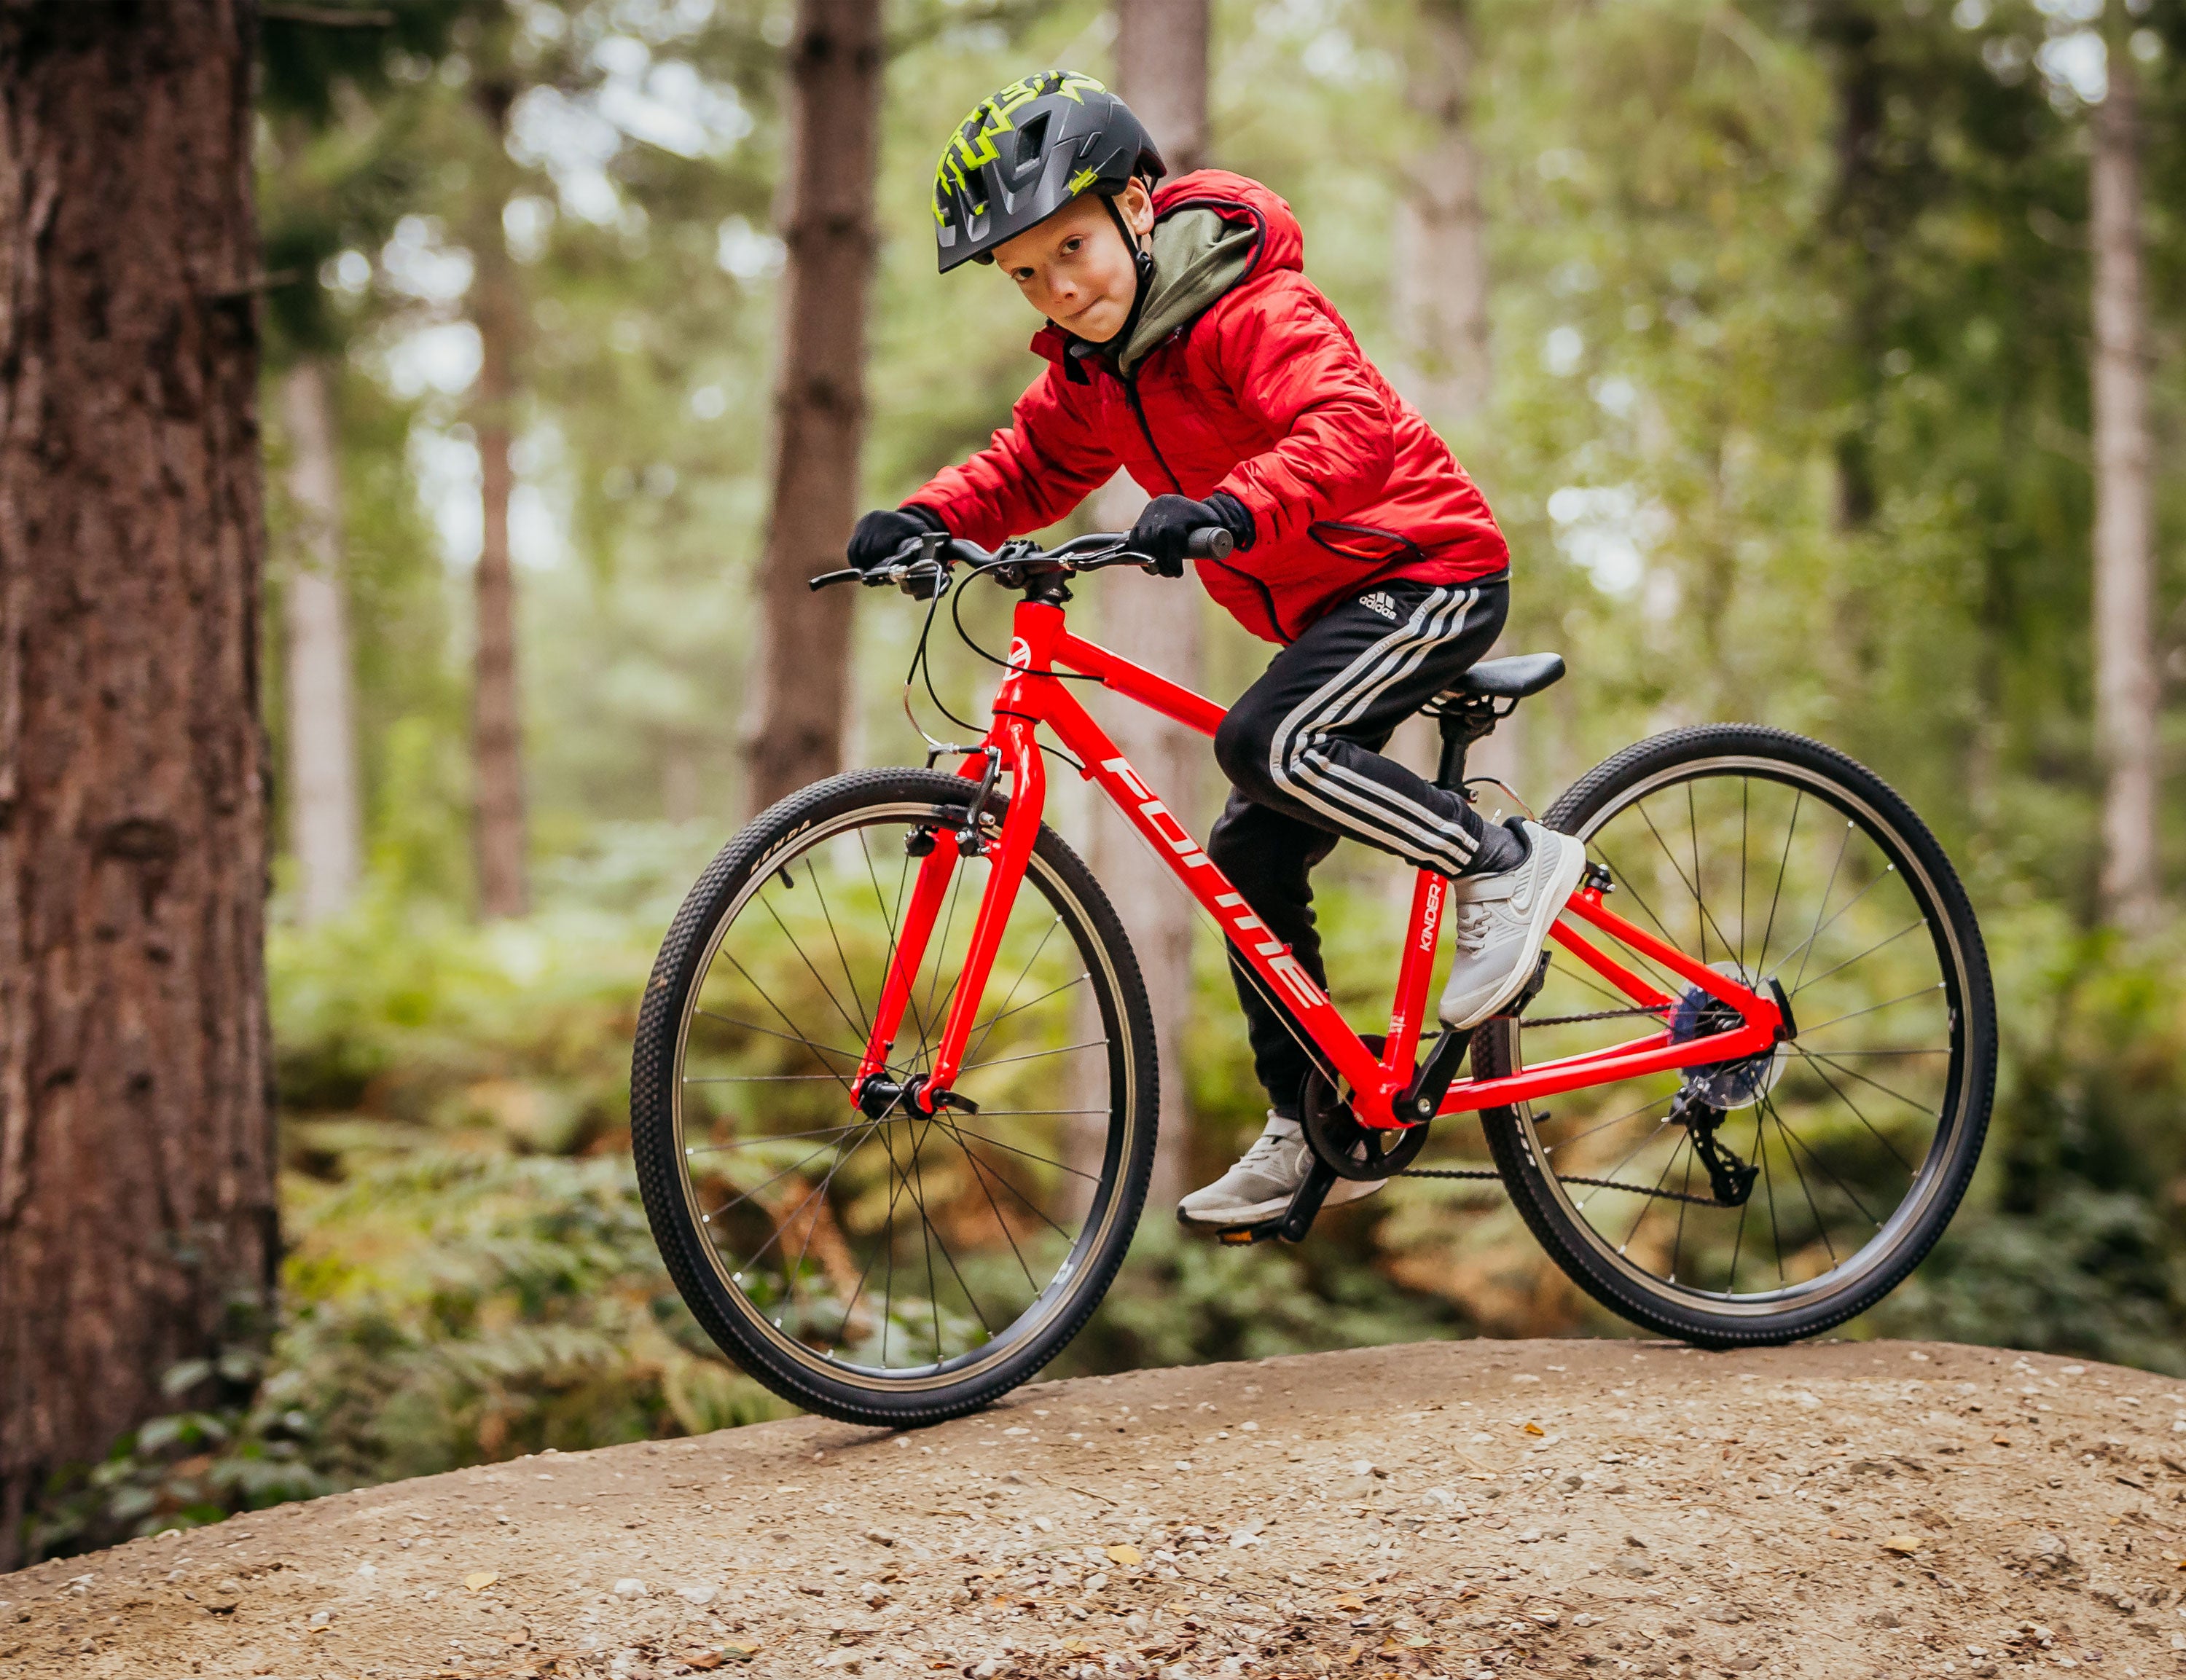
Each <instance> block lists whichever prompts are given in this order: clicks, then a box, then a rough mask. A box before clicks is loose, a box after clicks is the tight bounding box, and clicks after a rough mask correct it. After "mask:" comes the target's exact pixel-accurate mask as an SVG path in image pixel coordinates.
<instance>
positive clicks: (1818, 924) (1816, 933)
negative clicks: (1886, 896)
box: [1776, 817, 1875, 992]
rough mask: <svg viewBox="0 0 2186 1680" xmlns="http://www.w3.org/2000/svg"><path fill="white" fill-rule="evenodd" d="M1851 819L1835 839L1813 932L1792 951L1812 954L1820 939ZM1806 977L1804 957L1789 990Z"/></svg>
mask: <svg viewBox="0 0 2186 1680" xmlns="http://www.w3.org/2000/svg"><path fill="white" fill-rule="evenodd" d="M1851 844H1852V819H1851V818H1850V817H1847V818H1846V819H1845V826H1844V832H1843V834H1841V836H1839V837H1838V839H1837V856H1836V862H1835V863H1833V864H1831V865H1830V878H1829V882H1828V883H1827V884H1826V885H1825V886H1824V887H1823V888H1822V901H1821V903H1820V904H1817V905H1816V906H1815V907H1814V928H1813V932H1811V933H1809V934H1808V935H1807V937H1806V938H1803V939H1802V940H1801V941H1800V942H1799V943H1798V944H1796V945H1795V946H1793V947H1792V949H1794V950H1802V951H1806V952H1808V955H1812V954H1813V944H1814V941H1815V940H1816V939H1818V938H1820V937H1821V932H1822V916H1823V914H1824V912H1825V911H1826V910H1828V909H1829V907H1830V893H1834V892H1836V889H1837V871H1839V870H1841V869H1842V868H1843V867H1844V854H1845V848H1846V847H1847V846H1849V845H1851ZM1874 884H1875V883H1874V882H1869V883H1868V885H1869V886H1873V885H1874ZM1862 890H1863V891H1864V890H1865V889H1864V888H1863V889H1862ZM1790 960H1791V956H1790V955H1789V953H1786V955H1785V958H1784V962H1789V961H1790ZM1776 966H1777V967H1779V968H1781V967H1783V966H1784V963H1783V962H1780V963H1778V964H1777V965H1776ZM1806 977H1807V960H1806V958H1805V957H1802V958H1801V959H1800V960H1799V972H1798V973H1797V974H1796V975H1795V976H1793V977H1792V980H1791V989H1792V990H1793V991H1795V992H1796V991H1797V990H1798V989H1799V982H1800V981H1802V980H1803V979H1805V978H1806Z"/></svg>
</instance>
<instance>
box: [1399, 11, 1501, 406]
mask: <svg viewBox="0 0 2186 1680" xmlns="http://www.w3.org/2000/svg"><path fill="white" fill-rule="evenodd" d="M1471 9H1472V8H1471V0H1422V3H1421V6H1420V8H1419V20H1418V35H1417V37H1416V38H1415V41H1414V42H1412V50H1411V51H1410V53H1408V54H1407V59H1406V72H1405V80H1404V96H1405V98H1406V101H1407V102H1408V103H1409V104H1410V105H1411V107H1412V109H1414V110H1415V111H1417V112H1418V113H1419V114H1420V115H1421V116H1422V117H1424V118H1425V119H1426V120H1427V124H1428V126H1429V138H1428V141H1427V145H1426V146H1425V147H1424V148H1421V150H1420V151H1419V152H1418V153H1417V154H1415V155H1414V156H1413V157H1412V158H1411V159H1410V160H1409V161H1408V163H1407V165H1406V167H1405V170H1404V194H1403V196H1402V197H1401V198H1400V199H1398V203H1397V234H1396V263H1395V271H1396V300H1395V301H1396V316H1397V332H1398V343H1399V344H1400V345H1401V346H1402V360H1401V361H1400V362H1399V363H1398V377H1399V378H1400V380H1401V381H1402V383H1403V384H1404V392H1405V395H1408V396H1410V398H1411V400H1413V402H1414V403H1415V404H1416V405H1417V406H1418V407H1419V410H1420V412H1421V413H1422V414H1424V415H1425V416H1427V419H1428V420H1429V421H1430V422H1432V423H1433V424H1435V425H1437V426H1438V427H1445V428H1446V427H1452V426H1458V425H1461V424H1463V423H1465V422H1466V421H1467V420H1469V419H1471V417H1472V416H1473V415H1475V414H1476V413H1477V412H1479V411H1480V409H1481V407H1482V406H1483V405H1484V404H1485V403H1486V402H1487V400H1488V389H1489V378H1490V368H1489V363H1488V237H1487V235H1488V226H1487V218H1486V216H1485V215H1484V213H1483V210H1482V209H1481V204H1480V155H1479V153H1478V152H1477V150H1476V149H1475V148H1474V147H1473V143H1472V62H1473V52H1472V26H1471Z"/></svg>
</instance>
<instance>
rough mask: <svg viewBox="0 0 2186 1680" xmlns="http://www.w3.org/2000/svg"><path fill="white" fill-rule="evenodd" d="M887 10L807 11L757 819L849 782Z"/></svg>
mask: <svg viewBox="0 0 2186 1680" xmlns="http://www.w3.org/2000/svg"><path fill="white" fill-rule="evenodd" d="M881 59H882V49H881V8H880V0H798V7H797V20H796V24H795V26H794V29H793V32H792V35H791V38H790V45H789V56H788V64H789V89H788V153H789V165H788V171H787V172H786V174H785V176H784V178H783V182H782V201H781V214H780V216H779V218H778V219H779V221H780V225H781V227H782V238H783V241H784V243H785V244H787V245H788V262H787V264H786V265H785V266H784V268H783V270H782V315H781V329H780V337H781V344H782V362H781V366H780V368H779V370H778V372H777V373H776V379H775V392H774V411H775V436H774V459H773V464H772V471H773V484H774V494H773V503H772V507H773V511H772V513H771V516H770V518H769V519H768V522H767V538H766V549H765V554H764V555H763V556H762V557H761V558H760V561H759V612H760V620H759V650H758V658H757V662H756V668H757V671H758V678H759V692H758V694H757V696H756V698H755V702H754V705H753V708H752V711H751V716H750V722H749V725H748V735H747V738H746V742H745V761H746V764H747V767H748V776H749V778H750V784H751V785H750V790H749V791H750V802H751V807H752V809H761V808H763V807H765V806H766V805H770V804H773V802H774V801H775V800H776V799H779V798H782V796H783V795H784V794H786V793H790V792H794V791H795V790H796V789H798V788H799V787H804V785H805V784H806V783H807V782H810V781H816V780H818V779H819V778H820V777H821V776H831V775H832V774H833V773H834V772H835V771H837V770H840V769H841V768H842V764H843V728H844V714H845V713H846V711H847V709H848V701H849V694H850V686H849V675H848V672H849V654H850V647H849V643H850V608H851V604H852V591H849V590H846V589H834V590H827V591H822V592H821V593H820V594H817V595H815V594H814V593H812V592H811V591H810V590H809V589H807V588H806V587H805V580H807V579H808V578H811V577H814V576H816V575H817V574H820V573H821V572H826V571H832V570H833V569H834V568H837V567H838V566H840V565H841V564H842V563H843V547H844V544H845V543H847V542H848V541H849V536H850V523H851V520H852V518H853V517H854V515H855V507H856V500H857V493H858V458H859V452H860V448H861V446H862V445H863V443H864V440H865V428H866V393H865V377H866V371H865V361H866V294H867V293H868V292H869V291H870V289H871V286H872V272H873V260H874V255H875V253H876V251H877V246H878V239H877V233H876V232H875V229H874V224H873V190H874V181H875V176H876V173H877V170H878V167H879V139H880V97H881Z"/></svg>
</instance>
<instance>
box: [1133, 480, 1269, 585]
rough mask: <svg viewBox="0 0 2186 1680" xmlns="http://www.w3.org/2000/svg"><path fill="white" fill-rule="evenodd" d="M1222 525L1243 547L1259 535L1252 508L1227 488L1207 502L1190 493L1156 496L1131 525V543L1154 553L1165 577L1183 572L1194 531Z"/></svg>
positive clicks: (1142, 549)
mask: <svg viewBox="0 0 2186 1680" xmlns="http://www.w3.org/2000/svg"><path fill="white" fill-rule="evenodd" d="M1209 525H1219V526H1221V527H1222V529H1225V530H1226V531H1228V532H1229V533H1230V540H1232V541H1233V542H1235V543H1236V546H1238V547H1240V548H1250V547H1251V546H1253V537H1254V536H1255V535H1257V532H1256V531H1255V529H1254V527H1253V512H1252V510H1251V509H1250V508H1248V507H1246V506H1245V504H1244V503H1243V502H1242V501H1238V500H1237V498H1236V496H1231V495H1230V493H1229V492H1228V491H1226V490H1217V491H1215V492H1214V495H1212V496H1208V498H1207V500H1206V501H1193V500H1192V499H1191V497H1190V496H1156V497H1155V498H1154V499H1153V500H1152V501H1149V502H1148V503H1147V504H1146V507H1145V508H1144V509H1143V510H1142V511H1141V512H1140V514H1139V518H1138V523H1137V524H1135V525H1133V526H1132V527H1131V546H1132V547H1133V548H1135V549H1136V550H1137V551H1138V552H1140V553H1141V554H1145V555H1148V556H1151V557H1152V559H1153V562H1154V569H1155V570H1156V571H1157V572H1158V573H1159V574H1161V575H1162V576H1163V577H1165V578H1180V577H1182V576H1183V575H1184V551H1185V544H1186V543H1188V542H1190V541H1191V535H1192V533H1193V532H1194V531H1202V530H1204V529H1207V527H1208V526H1209Z"/></svg>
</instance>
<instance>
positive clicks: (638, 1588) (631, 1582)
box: [614, 1575, 645, 1599]
mask: <svg viewBox="0 0 2186 1680" xmlns="http://www.w3.org/2000/svg"><path fill="white" fill-rule="evenodd" d="M614 1594H615V1597H617V1598H618V1599H642V1598H643V1597H644V1596H645V1583H644V1582H642V1581H640V1580H639V1579H638V1578H637V1577H636V1576H634V1575H625V1576H623V1578H622V1579H621V1580H619V1581H618V1582H615V1584H614Z"/></svg>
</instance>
